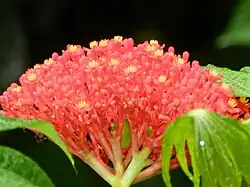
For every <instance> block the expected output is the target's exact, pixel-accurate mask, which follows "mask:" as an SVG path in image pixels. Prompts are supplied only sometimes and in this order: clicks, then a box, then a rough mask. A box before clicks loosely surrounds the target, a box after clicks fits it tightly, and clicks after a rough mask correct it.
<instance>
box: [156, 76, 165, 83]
mask: <svg viewBox="0 0 250 187" xmlns="http://www.w3.org/2000/svg"><path fill="white" fill-rule="evenodd" d="M166 80H167V76H165V75H160V76H159V77H158V82H159V83H164V82H166Z"/></svg>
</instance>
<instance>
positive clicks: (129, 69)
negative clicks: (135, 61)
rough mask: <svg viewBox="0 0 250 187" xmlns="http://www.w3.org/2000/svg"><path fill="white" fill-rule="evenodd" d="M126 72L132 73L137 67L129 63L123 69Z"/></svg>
mask: <svg viewBox="0 0 250 187" xmlns="http://www.w3.org/2000/svg"><path fill="white" fill-rule="evenodd" d="M124 71H125V72H126V73H134V72H136V71H137V67H136V66H135V65H129V66H128V67H127V68H125V69H124Z"/></svg>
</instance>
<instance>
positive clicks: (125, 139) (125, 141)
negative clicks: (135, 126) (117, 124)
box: [122, 119, 131, 148]
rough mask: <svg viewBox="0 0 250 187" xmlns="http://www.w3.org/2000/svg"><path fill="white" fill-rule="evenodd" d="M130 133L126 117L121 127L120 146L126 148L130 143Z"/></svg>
mask: <svg viewBox="0 0 250 187" xmlns="http://www.w3.org/2000/svg"><path fill="white" fill-rule="evenodd" d="M130 140H131V134H130V125H129V121H128V120H127V119H126V120H125V121H124V125H123V128H122V148H127V147H128V146H129V145H130Z"/></svg>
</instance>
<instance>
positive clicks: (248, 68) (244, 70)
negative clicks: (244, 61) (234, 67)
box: [240, 66, 250, 73]
mask: <svg viewBox="0 0 250 187" xmlns="http://www.w3.org/2000/svg"><path fill="white" fill-rule="evenodd" d="M240 71H241V72H244V73H250V66H246V67H244V68H241V69H240Z"/></svg>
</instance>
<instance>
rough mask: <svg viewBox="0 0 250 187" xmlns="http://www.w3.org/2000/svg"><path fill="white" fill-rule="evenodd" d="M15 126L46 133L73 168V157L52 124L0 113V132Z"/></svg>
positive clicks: (12, 128)
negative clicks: (10, 116)
mask: <svg viewBox="0 0 250 187" xmlns="http://www.w3.org/2000/svg"><path fill="white" fill-rule="evenodd" d="M17 128H27V129H30V130H35V131H38V132H40V133H42V134H44V135H46V136H47V137H48V138H49V139H50V140H51V141H53V142H54V143H55V144H56V145H58V146H59V147H60V148H61V149H62V150H63V151H64V153H65V154H66V155H67V157H68V158H69V160H70V162H71V163H72V165H73V167H74V169H75V162H74V159H73V157H72V155H71V153H70V152H69V150H68V148H67V146H66V145H65V143H64V142H63V140H62V139H61V138H60V137H59V135H58V134H57V132H56V130H55V128H54V126H53V125H52V124H50V123H48V122H46V121H40V120H24V119H21V118H8V117H5V116H2V115H0V132H1V131H7V130H14V129H17Z"/></svg>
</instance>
